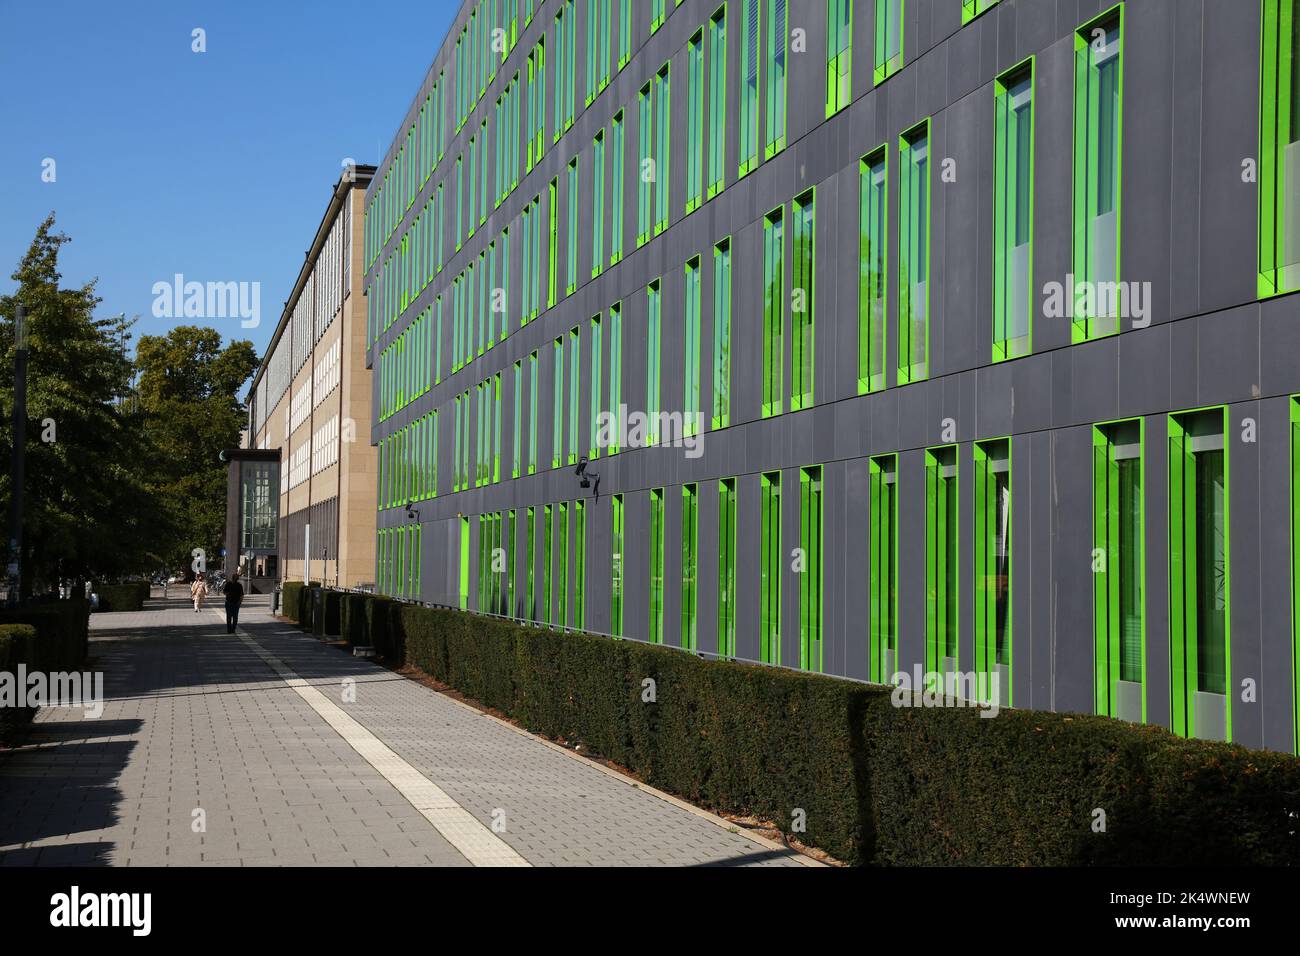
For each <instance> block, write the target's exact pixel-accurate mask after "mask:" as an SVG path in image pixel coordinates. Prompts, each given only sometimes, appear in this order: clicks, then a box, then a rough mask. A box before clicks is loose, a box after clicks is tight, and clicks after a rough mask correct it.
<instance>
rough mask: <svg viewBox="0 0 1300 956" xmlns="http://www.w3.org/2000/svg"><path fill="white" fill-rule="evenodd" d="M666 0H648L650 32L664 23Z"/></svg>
mask: <svg viewBox="0 0 1300 956" xmlns="http://www.w3.org/2000/svg"><path fill="white" fill-rule="evenodd" d="M665 3H666V0H650V32H651V33H654V32H656V31H657V30H658V29H659V28H660V27H661V26H663V25H664V16H665V13H664V5H665Z"/></svg>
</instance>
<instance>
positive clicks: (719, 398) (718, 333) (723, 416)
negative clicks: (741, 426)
mask: <svg viewBox="0 0 1300 956" xmlns="http://www.w3.org/2000/svg"><path fill="white" fill-rule="evenodd" d="M730 424H731V237H730V236H728V237H727V238H725V239H723V240H722V241H721V242H719V243H718V244H717V245H715V246H714V247H713V427H714V428H715V429H716V428H726V427H727V426H728V425H730Z"/></svg>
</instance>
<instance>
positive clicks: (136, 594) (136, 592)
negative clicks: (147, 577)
mask: <svg viewBox="0 0 1300 956" xmlns="http://www.w3.org/2000/svg"><path fill="white" fill-rule="evenodd" d="M95 593H96V594H97V595H99V610H101V611H139V610H140V609H142V608H143V607H144V602H145V599H146V598H148V597H149V583H148V582H147V581H141V582H132V583H130V584H97V585H96V586H95Z"/></svg>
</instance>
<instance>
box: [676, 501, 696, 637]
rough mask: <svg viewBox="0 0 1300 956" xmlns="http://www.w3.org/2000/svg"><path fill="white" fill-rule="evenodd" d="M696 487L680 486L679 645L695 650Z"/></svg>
mask: <svg viewBox="0 0 1300 956" xmlns="http://www.w3.org/2000/svg"><path fill="white" fill-rule="evenodd" d="M699 523H700V506H699V488H698V487H697V486H696V485H683V486H682V635H681V637H682V647H684V648H686V649H687V650H691V651H693V650H695V645H696V638H697V636H698V635H697V632H698V626H697V611H698V604H699V530H700V529H699Z"/></svg>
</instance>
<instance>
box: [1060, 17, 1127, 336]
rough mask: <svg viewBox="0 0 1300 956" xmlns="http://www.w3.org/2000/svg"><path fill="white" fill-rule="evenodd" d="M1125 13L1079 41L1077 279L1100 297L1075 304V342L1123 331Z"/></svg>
mask: <svg viewBox="0 0 1300 956" xmlns="http://www.w3.org/2000/svg"><path fill="white" fill-rule="evenodd" d="M1123 23H1124V8H1123V6H1120V7H1117V8H1116V9H1114V10H1112V11H1110V12H1108V13H1106V14H1103V15H1102V16H1101V17H1099V18H1098V19H1096V20H1093V21H1091V22H1090V23H1088V24H1085V25H1084V26H1082V27H1080V28H1079V30H1078V31H1076V33H1075V34H1074V235H1073V262H1072V266H1073V276H1074V282H1075V283H1076V285H1077V284H1078V283H1084V284H1085V288H1088V289H1091V290H1092V293H1093V294H1092V295H1089V296H1080V297H1079V298H1080V299H1082V301H1076V302H1074V303H1072V305H1073V309H1072V315H1073V319H1072V323H1071V339H1072V340H1073V341H1075V342H1082V341H1084V340H1085V339H1092V338H1096V337H1098V336H1101V335H1111V334H1113V333H1115V332H1118V331H1119V308H1118V306H1119V297H1118V295H1112V294H1110V293H1111V292H1113V291H1115V290H1117V288H1118V286H1117V283H1118V282H1119V260H1120V255H1119V239H1120V232H1119V216H1120V132H1121V112H1122V104H1123V93H1124V82H1123V55H1122V54H1123V49H1122V33H1123Z"/></svg>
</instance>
